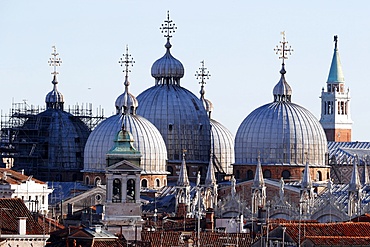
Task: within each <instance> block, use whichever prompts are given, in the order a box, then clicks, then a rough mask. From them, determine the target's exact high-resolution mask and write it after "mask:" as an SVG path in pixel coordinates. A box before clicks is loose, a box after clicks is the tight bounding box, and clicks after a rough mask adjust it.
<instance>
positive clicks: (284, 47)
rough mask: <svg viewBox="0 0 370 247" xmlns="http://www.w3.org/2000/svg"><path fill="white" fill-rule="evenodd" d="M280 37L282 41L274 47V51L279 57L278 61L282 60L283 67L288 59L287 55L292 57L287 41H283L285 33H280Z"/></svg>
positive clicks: (291, 50)
mask: <svg viewBox="0 0 370 247" xmlns="http://www.w3.org/2000/svg"><path fill="white" fill-rule="evenodd" d="M280 34H281V35H282V41H280V42H279V43H280V45H276V48H275V49H274V51H275V52H276V54H277V55H279V59H282V61H283V63H282V64H283V65H284V64H285V59H288V56H289V55H292V52H293V49H292V47H291V46H288V41H286V40H285V31H283V32H281V33H280Z"/></svg>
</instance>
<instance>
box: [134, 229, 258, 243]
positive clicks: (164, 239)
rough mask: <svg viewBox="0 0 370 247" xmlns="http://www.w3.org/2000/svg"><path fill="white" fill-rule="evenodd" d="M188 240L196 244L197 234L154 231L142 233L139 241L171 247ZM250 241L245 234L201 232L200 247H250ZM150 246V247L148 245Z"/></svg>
mask: <svg viewBox="0 0 370 247" xmlns="http://www.w3.org/2000/svg"><path fill="white" fill-rule="evenodd" d="M184 238H185V239H186V238H190V239H192V240H193V241H194V243H196V242H197V233H196V232H194V231H192V232H169V231H156V232H142V233H141V240H142V241H143V244H147V246H151V247H157V246H162V247H172V246H183V245H184V243H183V239H184ZM251 242H252V239H251V238H250V236H249V234H247V233H239V234H236V233H231V234H230V233H229V234H227V233H215V232H201V234H200V246H213V247H223V246H225V245H226V244H234V245H236V244H237V243H238V246H239V247H249V246H251ZM149 244H150V245H149Z"/></svg>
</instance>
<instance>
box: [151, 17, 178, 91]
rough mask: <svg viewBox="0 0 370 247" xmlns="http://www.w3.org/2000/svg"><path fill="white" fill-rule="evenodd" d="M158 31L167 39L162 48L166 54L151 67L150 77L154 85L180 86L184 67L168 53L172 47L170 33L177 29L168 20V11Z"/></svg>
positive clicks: (171, 21)
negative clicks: (153, 79)
mask: <svg viewBox="0 0 370 247" xmlns="http://www.w3.org/2000/svg"><path fill="white" fill-rule="evenodd" d="M160 29H161V32H162V33H164V37H165V38H166V39H167V42H166V45H165V46H164V47H165V48H166V53H165V54H164V56H163V57H161V58H160V59H158V60H157V61H155V62H154V64H153V65H152V69H151V72H152V76H153V77H154V78H155V84H156V85H162V84H173V85H180V79H181V78H182V77H183V76H184V66H183V65H182V63H181V62H180V61H179V60H177V59H176V58H174V57H173V56H172V54H171V52H170V49H171V47H172V45H171V43H170V38H172V33H174V32H175V30H176V29H177V27H176V26H175V23H173V20H170V13H169V11H168V12H167V19H166V20H165V21H164V23H163V24H162V25H161V27H160Z"/></svg>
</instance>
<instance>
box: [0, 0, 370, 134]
mask: <svg viewBox="0 0 370 247" xmlns="http://www.w3.org/2000/svg"><path fill="white" fill-rule="evenodd" d="M167 11H170V18H171V19H172V20H173V21H174V23H175V24H176V26H177V30H176V33H174V34H173V38H172V39H171V43H172V49H171V53H172V54H173V56H174V57H176V58H177V59H179V60H180V61H181V62H182V63H183V65H184V67H185V76H184V78H183V79H182V80H181V85H182V86H183V87H185V88H187V89H189V90H190V91H192V92H193V93H194V94H195V95H197V96H199V90H200V85H199V80H197V79H196V77H195V72H196V71H197V70H199V67H200V66H201V64H200V62H201V61H202V60H204V61H205V67H207V69H208V70H209V71H210V74H211V77H210V79H209V80H208V81H207V84H206V85H205V90H206V95H205V97H206V98H207V99H209V100H211V101H212V102H213V105H214V111H213V113H212V116H213V119H215V120H217V121H219V122H221V123H222V124H223V125H224V126H226V127H227V128H228V129H229V130H230V131H231V132H232V133H233V134H236V132H237V129H238V127H239V125H240V124H241V122H242V121H243V119H244V118H246V117H247V116H248V114H249V113H251V112H252V111H253V110H254V109H256V108H258V107H259V106H261V105H264V104H266V103H270V102H272V100H273V96H272V89H273V87H274V86H275V84H276V83H277V82H278V80H279V78H280V74H279V70H280V67H281V61H280V60H279V59H278V56H277V55H276V54H275V52H274V50H273V49H274V48H275V46H276V45H277V44H278V43H279V41H280V40H281V34H280V33H281V31H285V33H286V39H287V41H288V42H289V44H290V45H291V46H292V48H293V50H294V51H293V53H292V55H291V56H290V57H289V59H288V60H287V61H286V70H287V74H286V79H287V81H288V83H289V84H290V86H291V87H292V89H293V95H292V102H294V103H297V104H299V105H301V106H303V107H305V108H307V109H308V110H310V111H311V112H312V113H313V114H314V115H315V116H316V117H317V118H318V119H320V109H321V108H320V107H321V101H320V94H321V89H322V88H323V87H324V86H325V84H326V81H327V77H328V72H329V67H330V63H331V59H332V55H333V49H334V43H333V36H334V35H338V37H339V38H338V40H339V41H338V48H339V52H340V57H341V61H342V67H343V71H344V77H345V81H346V86H347V87H349V88H350V92H351V96H352V99H351V113H352V114H351V115H352V120H353V121H354V124H353V131H352V137H353V138H352V139H353V140H354V141H370V131H369V128H368V126H369V124H368V122H369V120H370V119H369V118H370V114H369V109H368V108H369V107H370V97H369V92H370V81H369V78H367V75H368V71H369V69H370V67H369V66H370V65H369V62H368V58H369V56H370V42H369V40H370V29H369V24H370V15H369V13H370V1H366V0H363V1H356V2H355V3H354V2H353V1H342V0H336V1H334V0H327V1H319V0H312V1H293V0H292V1H285V0H282V1H273V0H270V1H269V0H266V1H246V0H229V1H218V0H213V1H210V0H204V1H199V0H187V1H173V0H168V1H167V0H166V1H160V0H106V1H101V0H73V1H72V0H63V1H50V0H45V1H40V0H33V1H29V0H24V1H22V0H16V1H0V85H1V97H0V109H1V110H2V115H5V114H7V113H8V112H9V109H10V107H11V104H12V102H14V103H20V102H26V103H27V104H28V105H41V106H44V105H45V96H46V94H47V93H48V92H50V91H51V90H52V84H51V80H52V75H51V72H52V68H51V67H50V66H49V65H48V60H49V58H50V57H51V55H50V53H51V52H52V48H51V47H52V46H53V45H55V46H56V47H57V50H58V52H59V54H60V57H61V59H62V61H63V63H62V66H61V67H60V68H58V71H59V73H60V74H59V75H58V81H59V85H58V89H59V91H60V92H62V93H63V95H64V98H65V105H66V106H68V105H75V104H79V105H81V104H86V103H92V104H93V108H94V109H97V108H99V107H101V108H103V109H104V115H105V116H110V115H112V114H113V113H114V111H115V108H114V102H115V100H116V98H117V97H118V96H119V95H120V94H121V93H122V92H123V89H124V87H123V79H124V74H123V73H122V68H121V67H120V65H119V63H118V60H119V58H120V57H122V54H123V53H124V52H125V46H126V45H128V46H129V52H130V53H131V54H132V57H133V58H134V60H135V64H134V66H133V68H132V69H131V73H130V75H129V79H130V82H131V86H130V91H131V93H132V94H134V95H136V96H137V95H139V94H140V93H141V92H142V91H144V90H145V89H147V88H149V87H151V86H153V85H154V78H152V77H151V74H150V69H151V66H152V64H153V63H154V62H155V61H156V60H157V59H158V58H160V57H162V56H163V55H164V53H165V48H164V45H165V43H166V40H165V38H164V37H163V34H162V33H161V32H160V30H159V27H160V25H161V24H162V23H163V21H164V20H165V19H166V15H167ZM139 104H140V102H139Z"/></svg>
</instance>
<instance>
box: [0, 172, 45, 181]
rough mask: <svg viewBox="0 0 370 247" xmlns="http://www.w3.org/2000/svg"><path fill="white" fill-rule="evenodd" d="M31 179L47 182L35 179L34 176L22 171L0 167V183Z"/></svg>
mask: <svg viewBox="0 0 370 247" xmlns="http://www.w3.org/2000/svg"><path fill="white" fill-rule="evenodd" d="M29 179H30V180H32V181H34V182H35V183H39V184H46V183H45V182H42V181H40V180H38V179H35V178H33V177H32V176H27V175H24V174H22V173H21V172H17V171H13V170H11V169H7V168H0V183H8V184H21V183H23V182H25V181H27V180H29Z"/></svg>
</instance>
